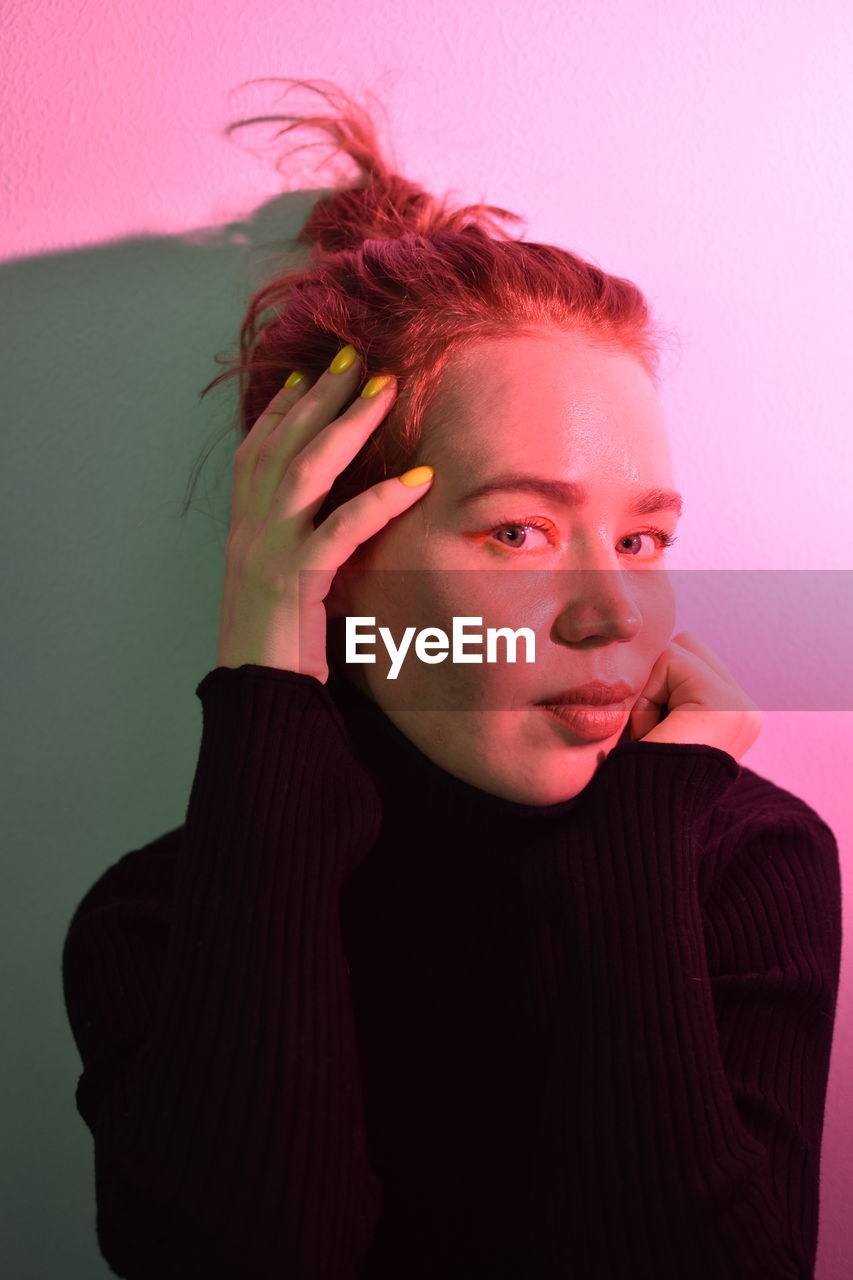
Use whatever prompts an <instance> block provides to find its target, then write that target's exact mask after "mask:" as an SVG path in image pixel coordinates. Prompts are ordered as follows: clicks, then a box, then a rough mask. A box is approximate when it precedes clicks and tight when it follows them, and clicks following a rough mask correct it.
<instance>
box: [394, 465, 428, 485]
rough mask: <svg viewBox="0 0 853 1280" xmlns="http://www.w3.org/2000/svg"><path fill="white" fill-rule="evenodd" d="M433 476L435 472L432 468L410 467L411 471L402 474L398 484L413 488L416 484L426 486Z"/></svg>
mask: <svg viewBox="0 0 853 1280" xmlns="http://www.w3.org/2000/svg"><path fill="white" fill-rule="evenodd" d="M434 475H435V472H434V470H433V468H432V467H412V469H411V471H404V472H403V474H402V475H401V476H400V483H401V484H407V485H409V486H410V487H411V488H414V486H415V485H416V484H426V482H427V481H428V480H431V479H432V478H433V476H434Z"/></svg>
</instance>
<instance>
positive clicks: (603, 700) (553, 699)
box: [539, 680, 634, 707]
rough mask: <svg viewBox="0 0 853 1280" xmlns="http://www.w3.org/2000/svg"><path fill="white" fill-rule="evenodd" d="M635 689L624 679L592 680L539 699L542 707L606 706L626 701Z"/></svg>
mask: <svg viewBox="0 0 853 1280" xmlns="http://www.w3.org/2000/svg"><path fill="white" fill-rule="evenodd" d="M633 692H634V691H633V689H632V688H631V686H630V685H629V684H626V683H625V681H624V680H617V681H616V683H615V684H605V683H604V681H603V680H590V681H588V683H587V684H579V685H576V686H575V688H574V689H561V690H560V691H559V692H558V693H553V694H549V695H548V696H547V697H545V698H540V699H539V706H540V707H559V706H583V707H606V706H609V705H610V704H611V703H612V704H614V705H615V704H616V703H617V702H618V703H620V704H621V703H624V702H625V701H626V700H627V699H628V698H630V697H631V696H632V694H633Z"/></svg>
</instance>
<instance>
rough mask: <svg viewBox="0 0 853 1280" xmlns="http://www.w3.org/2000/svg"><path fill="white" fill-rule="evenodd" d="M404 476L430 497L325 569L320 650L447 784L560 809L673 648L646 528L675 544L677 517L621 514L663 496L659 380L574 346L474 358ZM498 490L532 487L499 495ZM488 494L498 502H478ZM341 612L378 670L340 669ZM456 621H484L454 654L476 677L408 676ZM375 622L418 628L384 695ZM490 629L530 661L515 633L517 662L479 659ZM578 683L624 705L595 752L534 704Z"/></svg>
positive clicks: (555, 335)
mask: <svg viewBox="0 0 853 1280" xmlns="http://www.w3.org/2000/svg"><path fill="white" fill-rule="evenodd" d="M416 463H417V464H420V463H428V464H429V465H430V466H432V467H434V468H435V478H434V480H433V483H432V487H431V488H430V490H429V491H428V492H427V493H426V495H425V496H424V497H423V498H421V499H420V501H418V502H416V503H415V504H414V505H413V506H412V507H411V508H409V509H408V510H407V511H406V512H404V514H403V515H401V516H398V517H397V518H396V519H395V520H394V521H392V522H391V524H389V525H388V526H386V528H385V529H383V530H382V531H381V532H380V533H379V534H377V535H376V536H375V537H374V538H372V539H371V540H370V541H369V542H368V543H366V544H364V546H363V547H362V548H360V553H358V554H357V555H356V556H354V557H352V558H351V559H350V560H349V561H348V562H347V563H346V565H344V566H342V568H341V569H340V570H339V571H338V574H337V576H336V579H335V583H334V586H333V591H332V594H331V596H330V597H329V600H328V602H327V603H328V608H329V614H330V618H332V619H334V620H333V621H331V622H330V642H331V643H332V645H333V650H334V652H335V654H336V655H337V657H338V660H339V661H341V663H342V666H343V670H344V671H345V672H346V674H347V676H348V677H349V678H350V679H352V680H353V681H354V683H355V684H357V685H358V686H359V687H360V688H361V689H362V690H363V691H364V692H365V693H367V694H368V695H369V696H370V697H371V698H372V699H373V700H374V701H375V702H377V703H378V704H379V706H380V707H381V708H382V710H383V711H384V713H385V714H386V715H387V716H388V718H389V719H390V720H392V721H393V723H394V724H396V725H397V727H398V728H399V729H400V730H401V731H402V732H403V733H404V734H405V735H406V736H407V737H408V738H409V739H410V740H411V741H412V742H413V743H414V744H415V745H416V746H417V747H418V748H419V749H420V750H421V751H422V752H423V753H424V754H425V755H426V756H428V757H429V758H430V759H431V760H433V761H434V762H435V763H436V764H438V765H439V766H441V768H443V769H445V770H446V771H447V772H448V773H451V774H454V775H455V776H456V777H458V778H461V779H463V780H464V781H466V782H468V783H471V784H473V785H474V786H476V787H479V788H481V789H482V790H484V791H487V792H491V793H492V794H494V795H498V796H503V797H505V798H507V799H510V800H514V801H517V802H521V803H525V804H535V805H543V804H553V803H556V802H557V801H560V800H566V799H569V798H570V797H572V796H575V795H577V794H578V792H579V791H581V790H582V789H583V788H584V787H585V786H586V784H587V783H588V782H589V780H590V778H591V777H592V776H593V774H594V772H595V770H596V768H597V767H598V766H599V765H600V764H601V763H602V762H603V760H604V759H605V757H606V755H607V754H608V752H609V751H610V750H612V748H613V747H614V746H615V745H616V744H617V742H618V741H619V740H620V738H621V737H622V736H623V734H624V735H625V736H627V723H628V715H629V712H630V710H631V708H632V707H633V706H634V704H635V703H636V701H637V698H638V697H639V694H640V692H641V691H642V689H643V686H644V685H645V682H646V680H647V678H648V675H649V673H650V671H651V668H652V666H653V664H654V662H655V660H656V658H657V657H658V656H659V655H660V653H661V652H662V651H663V650H664V649H665V648H666V646H667V645H668V644H669V641H670V638H671V636H672V631H673V626H674V621H675V602H674V598H673V592H672V587H671V583H670V581H669V577H668V575H667V574H666V572H661V570H663V569H664V568H665V562H666V555H667V553H666V551H664V550H662V549H661V544H660V542H659V540H658V539H657V538H656V537H655V535H654V534H651V533H648V532H644V530H648V529H650V528H656V529H659V530H663V531H664V532H665V533H668V534H673V533H674V532H675V529H676V523H677V514H678V513H677V512H676V511H674V510H670V509H658V510H654V511H653V510H647V511H646V512H645V513H644V514H642V515H637V514H636V513H634V512H632V508H633V507H634V506H635V504H637V503H638V501H639V499H640V498H641V497H642V496H643V495H644V494H645V493H646V491H648V490H652V489H672V474H671V461H670V456H669V445H668V441H667V435H666V427H665V423H664V419H663V413H662V408H661V405H660V402H659V400H658V396H657V392H656V390H655V387H654V384H653V382H652V381H651V379H650V377H649V375H648V374H647V373H646V372H645V370H644V369H643V367H642V365H641V364H640V363H639V361H638V360H636V359H634V358H633V357H631V356H629V355H626V354H609V353H604V352H601V351H596V350H595V349H593V348H591V347H589V346H588V345H587V344H586V343H584V341H583V340H582V339H581V338H580V337H579V336H576V335H573V334H566V333H562V332H559V331H554V330H543V331H542V333H541V334H537V335H536V336H527V335H525V336H519V335H512V336H508V337H507V338H505V339H501V340H499V341H489V342H483V343H480V344H478V345H477V346H476V347H475V348H473V349H472V350H469V351H468V352H467V353H461V354H460V355H459V356H457V357H455V358H454V360H453V361H451V363H450V364H449V365H448V368H447V370H446V372H445V374H444V375H443V378H442V386H441V392H440V397H439V400H438V401H436V402H435V403H434V405H433V408H432V410H431V412H430V414H429V416H428V418H427V421H426V424H425V429H424V436H423V442H422V445H421V448H420V450H419V454H418V458H417V459H416ZM416 463H414V462H413V464H412V465H413V466H414V465H416ZM513 476H514V477H516V478H517V483H518V484H519V486H520V478H526V480H527V482H528V483H527V487H525V488H521V487H513V486H512V485H511V484H510V482H509V481H508V480H507V477H513ZM499 478H502V479H501V487H500V488H499V489H494V490H493V491H491V492H489V493H483V494H481V495H480V496H473V493H474V491H475V490H479V489H481V488H482V487H483V486H485V485H493V484H494V482H495V481H496V480H498V479H499ZM537 480H538V481H547V482H549V483H551V484H554V483H555V482H559V483H561V484H563V485H564V486H567V485H568V484H569V482H571V483H572V484H574V485H577V486H580V487H581V488H582V491H583V495H582V496H583V500H582V501H576V500H574V496H573V494H572V493H571V492H569V491H568V489H565V490H564V491H563V492H562V493H561V492H559V491H558V490H557V489H554V490H553V491H551V492H549V493H545V492H543V491H537V490H536V489H535V488H534V486H533V482H534V481H537ZM531 521H533V522H535V524H534V525H531V523H530V522H531ZM380 570H381V571H384V572H377V571H380ZM389 570H390V571H395V572H388V571H389ZM403 570H405V571H407V572H405V573H404V572H396V571H403ZM345 615H349V616H350V617H359V618H375V623H374V624H371V625H368V624H365V623H360V624H359V631H360V633H361V635H362V636H364V635H365V634H371V633H372V634H373V635H374V636H375V640H374V641H373V642H372V643H366V642H364V641H363V640H362V641H361V642H360V644H359V649H358V651H359V652H360V653H363V654H375V657H376V661H375V663H366V664H360V663H358V664H357V663H346V664H344V663H343V653H344V649H343V634H342V628H343V627H344V625H345V624H344V617H345ZM454 617H456V618H462V617H465V618H472V617H473V618H481V619H482V622H481V623H478V624H472V623H468V624H466V627H465V630H466V632H467V634H468V635H469V636H471V635H476V636H481V637H482V643H481V644H479V645H478V644H476V643H471V642H470V641H469V643H468V644H467V645H466V647H465V650H464V652H465V653H466V654H468V655H472V654H480V655H481V657H482V661H481V662H479V663H476V662H453V661H452V657H453V655H452V652H448V653H447V654H446V656H445V658H444V660H443V661H441V662H437V663H434V664H431V663H429V662H427V661H422V660H421V659H420V658H419V657H418V656H417V655H416V652H415V637H416V636H417V633H418V632H420V631H421V630H422V629H423V628H440V629H441V630H442V631H444V632H445V633H446V634H447V636H448V638H449V639H452V634H453V618H454ZM381 626H384V627H387V628H388V629H389V631H390V634H391V637H392V638H393V642H394V644H395V645H399V644H400V642H401V640H402V639H403V635H404V632H405V631H406V629H407V628H411V627H414V628H415V632H414V633H413V636H412V640H411V644H410V648H409V650H408V652H407V655H406V657H405V659H404V660H403V661H402V663H401V664H399V667H398V670H399V673H398V675H397V677H396V679H393V680H392V679H388V672H389V671H390V670H392V669H393V668H392V659H391V657H390V656H389V653H388V650H387V648H386V645H385V643H384V641H383V640H382V639H381V638H380V632H379V628H380V627H381ZM489 627H494V628H498V627H510V628H511V629H512V630H517V629H518V628H520V627H528V628H530V629H532V631H533V632H534V636H535V661H534V662H530V663H529V662H527V661H525V657H526V653H527V650H526V646H525V642H524V640H523V638H521V637H520V638H519V642H518V646H517V649H516V657H515V662H509V661H507V649H506V648H505V647H504V644H503V641H499V642H498V645H497V649H496V655H497V659H498V660H497V661H492V662H487V661H486V657H487V649H486V635H487V629H488V628H489ZM439 651H440V650H439V649H438V648H437V647H434V648H432V649H422V652H425V653H430V652H431V653H432V654H433V655H435V654H436V653H438V652H439ZM589 680H602V681H604V682H606V683H608V684H612V683H615V682H616V681H619V680H623V681H625V682H626V683H627V684H628V685H629V686H630V689H631V691H632V692H631V695H630V697H629V698H628V700H627V703H626V707H625V711H624V715H623V716H622V717H621V719H620V722H619V724H618V726H617V727H615V728H614V727H613V726H610V727H609V729H608V730H607V732H608V736H606V737H604V736H601V732H600V736H599V737H598V738H594V737H592V738H591V737H589V736H585V737H584V736H580V735H579V734H578V733H576V732H574V731H572V730H570V729H569V728H568V727H567V726H566V725H565V724H563V723H561V722H560V721H559V720H558V719H556V718H555V717H554V716H553V715H552V714H551V713H550V712H549V711H547V710H546V709H545V707H544V706H543V705H541V704H542V703H543V701H545V700H547V698H548V697H549V696H550V695H553V694H555V693H556V692H558V691H561V690H566V689H570V688H573V687H575V686H577V685H580V684H585V683H586V682H587V681H589Z"/></svg>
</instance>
